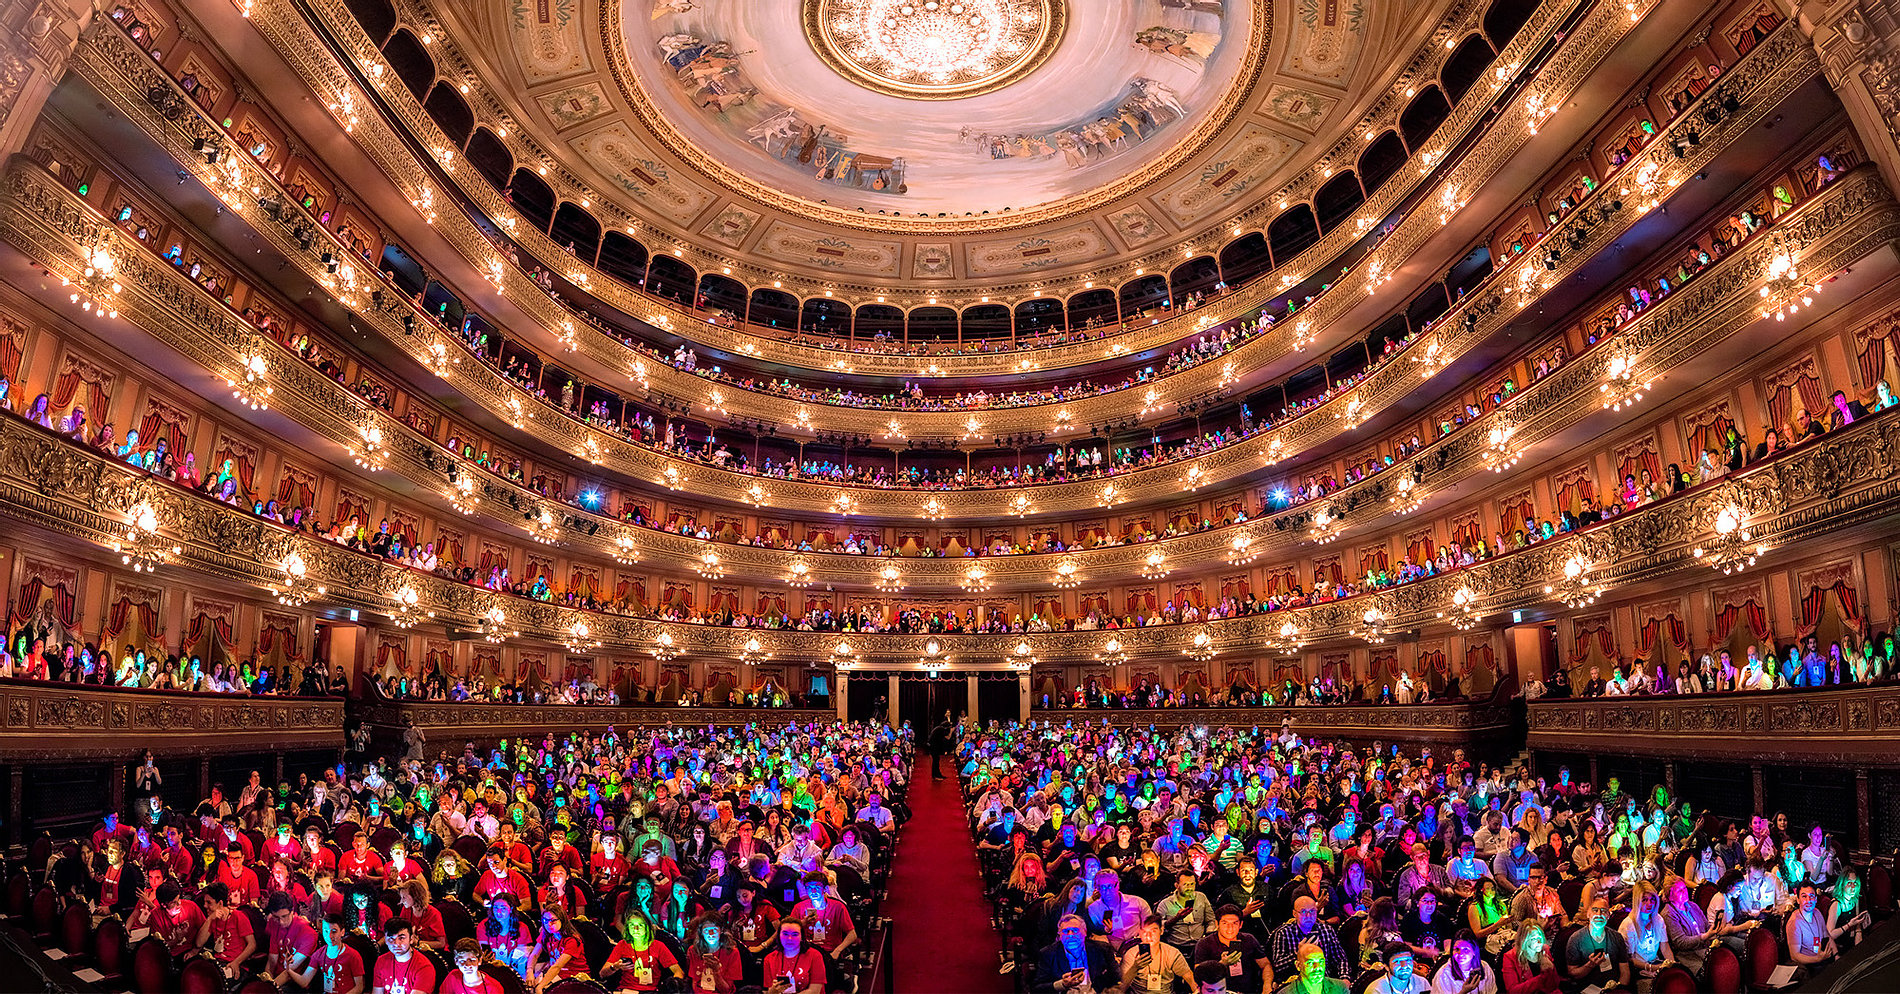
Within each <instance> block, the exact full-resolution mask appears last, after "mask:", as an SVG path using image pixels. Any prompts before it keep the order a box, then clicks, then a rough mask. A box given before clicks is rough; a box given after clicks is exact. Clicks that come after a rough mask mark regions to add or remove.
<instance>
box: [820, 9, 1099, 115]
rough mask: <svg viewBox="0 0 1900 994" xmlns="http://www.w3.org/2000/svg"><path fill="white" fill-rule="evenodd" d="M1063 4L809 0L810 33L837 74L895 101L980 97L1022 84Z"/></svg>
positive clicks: (1057, 29) (1051, 44) (1043, 53)
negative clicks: (1000, 88)
mask: <svg viewBox="0 0 1900 994" xmlns="http://www.w3.org/2000/svg"><path fill="white" fill-rule="evenodd" d="M1065 20H1066V11H1065V10H1064V8H1063V6H1062V4H1061V3H1060V0H806V2H805V11H804V22H805V33H806V35H807V37H809V38H810V40H811V43H812V48H813V49H814V50H815V51H816V52H817V53H818V55H819V56H820V57H821V58H823V59H824V60H825V62H826V63H828V64H830V65H831V67H832V68H833V69H836V70H837V71H838V72H840V73H841V74H843V75H844V76H845V77H847V78H849V79H850V80H851V81H853V82H855V83H858V84H859V85H861V86H865V87H868V88H870V89H873V90H877V91H878V92H880V93H889V94H893V95H896V96H904V97H912V98H922V99H929V100H942V99H950V98H955V97H967V96H974V95H975V94H978V93H986V92H989V91H990V90H994V89H997V88H999V87H1002V86H1007V85H1008V84H1010V83H1012V82H1014V81H1015V80H1017V79H1020V78H1021V77H1022V76H1023V75H1025V74H1027V73H1028V72H1029V71H1030V70H1032V69H1034V68H1035V67H1036V66H1037V65H1039V64H1041V62H1042V60H1043V59H1045V58H1047V57H1048V55H1049V53H1050V52H1051V51H1053V49H1054V48H1055V42H1056V40H1057V39H1058V38H1059V37H1060V36H1061V34H1062V29H1063V27H1064V24H1065Z"/></svg>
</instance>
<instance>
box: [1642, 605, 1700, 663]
mask: <svg viewBox="0 0 1900 994" xmlns="http://www.w3.org/2000/svg"><path fill="white" fill-rule="evenodd" d="M1663 638H1666V639H1668V640H1669V644H1670V645H1672V646H1674V647H1675V648H1676V650H1677V651H1678V652H1682V653H1687V652H1688V651H1689V639H1688V634H1687V630H1686V628H1685V627H1684V625H1683V623H1682V619H1681V618H1678V617H1676V616H1675V615H1673V614H1669V615H1664V616H1663V617H1661V618H1650V619H1648V620H1646V621H1644V622H1643V630H1642V646H1643V649H1642V654H1643V657H1644V658H1645V659H1647V658H1649V657H1650V656H1651V655H1653V654H1654V653H1655V651H1656V643H1657V641H1658V640H1659V639H1663Z"/></svg>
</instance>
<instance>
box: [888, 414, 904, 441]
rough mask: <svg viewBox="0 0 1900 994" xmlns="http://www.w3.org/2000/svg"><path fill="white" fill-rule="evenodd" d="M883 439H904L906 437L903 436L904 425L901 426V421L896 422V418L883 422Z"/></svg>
mask: <svg viewBox="0 0 1900 994" xmlns="http://www.w3.org/2000/svg"><path fill="white" fill-rule="evenodd" d="M884 437H885V438H904V437H906V436H905V435H904V424H903V422H901V421H899V420H897V419H896V418H892V419H890V420H889V421H887V422H885V423H884Z"/></svg>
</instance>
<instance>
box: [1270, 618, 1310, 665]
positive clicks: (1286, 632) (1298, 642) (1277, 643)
mask: <svg viewBox="0 0 1900 994" xmlns="http://www.w3.org/2000/svg"><path fill="white" fill-rule="evenodd" d="M1267 647H1268V648H1270V649H1273V650H1274V651H1275V652H1277V653H1279V654H1280V655H1283V656H1291V655H1293V654H1294V653H1296V652H1299V651H1300V650H1301V649H1303V648H1305V647H1306V639H1305V637H1304V636H1303V635H1302V633H1301V632H1300V626H1299V625H1296V624H1294V623H1293V619H1292V618H1288V619H1286V620H1285V621H1282V622H1280V627H1279V628H1277V629H1275V630H1274V632H1273V635H1272V636H1270V637H1269V638H1268V639H1267Z"/></svg>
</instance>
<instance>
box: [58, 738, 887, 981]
mask: <svg viewBox="0 0 1900 994" xmlns="http://www.w3.org/2000/svg"><path fill="white" fill-rule="evenodd" d="M910 752H911V745H910V739H909V732H908V731H907V730H894V729H892V728H890V727H889V726H884V725H870V724H847V723H843V722H823V723H815V724H810V725H801V724H793V725H788V726H786V727H784V728H779V729H760V728H722V729H714V728H711V727H707V726H701V727H695V728H670V729H666V730H654V731H642V732H638V733H619V732H616V731H614V730H613V729H611V728H610V729H605V730H603V731H600V732H595V733H591V734H580V733H575V734H571V735H567V736H563V737H559V738H557V737H555V736H554V735H551V734H550V735H543V736H537V737H526V738H523V739H520V740H516V741H512V742H510V743H504V744H503V746H502V747H500V748H497V749H494V750H490V751H478V750H477V749H476V748H475V746H474V744H473V743H468V744H466V745H463V744H461V743H460V742H459V741H458V742H456V743H450V744H448V748H431V747H430V746H429V744H428V743H426V741H425V740H424V739H423V737H422V736H420V735H414V736H411V737H410V741H409V742H407V743H405V748H404V751H402V752H400V753H393V754H382V753H380V752H377V751H373V750H372V751H366V752H357V753H355V754H354V755H353V757H352V759H353V761H352V762H351V763H349V764H347V765H345V764H338V765H337V766H336V767H335V768H330V769H325V770H323V771H322V772H321V774H320V775H318V776H315V777H312V776H310V775H307V774H304V775H299V776H298V777H297V778H296V779H295V781H294V782H292V781H289V780H286V781H284V782H280V783H277V784H272V783H269V782H267V781H266V780H264V779H263V777H262V776H261V775H260V774H259V773H258V772H252V773H251V774H250V778H249V781H248V782H247V783H244V784H242V785H238V784H227V783H220V784H214V785H213V786H212V788H211V790H210V793H209V794H208V795H207V796H205V797H204V798H203V799H202V800H200V801H198V802H197V803H196V804H195V805H194V806H192V807H190V808H173V807H171V806H169V805H168V804H167V803H166V802H165V801H164V799H163V798H162V797H161V795H160V794H159V793H158V792H157V786H158V784H157V783H153V784H152V785H151V787H150V788H149V789H148V788H146V787H144V785H145V784H146V783H147V781H146V780H144V779H141V780H139V781H138V783H139V784H140V785H141V789H140V790H138V791H137V792H136V794H135V798H134V801H133V804H132V805H131V807H130V810H129V811H109V812H108V813H107V814H106V816H105V818H104V819H103V821H102V822H101V823H99V824H98V825H97V826H96V827H95V828H94V829H93V831H92V832H91V833H90V834H89V835H84V836H82V837H81V838H79V839H78V840H76V841H77V844H76V845H75V846H74V847H72V850H70V851H68V852H66V853H64V854H59V855H56V856H55V857H54V858H53V861H52V862H53V865H51V866H49V867H47V868H46V870H47V876H46V880H47V881H48V885H49V886H51V887H53V888H55V895H54V900H55V902H56V904H57V905H60V906H64V905H67V904H73V905H77V906H79V907H81V908H84V909H87V910H93V911H96V912H97V913H98V914H99V915H101V916H108V917H112V918H113V919H115V922H116V924H117V926H118V928H117V930H115V934H120V935H124V934H125V933H133V934H138V933H137V931H135V930H149V932H150V934H151V935H152V936H154V937H156V938H157V939H158V940H159V941H160V942H161V943H162V944H163V945H164V947H165V951H166V952H167V953H169V954H170V956H171V957H172V963H171V964H170V967H171V970H173V971H177V970H182V971H183V972H185V973H186V975H187V976H186V978H185V980H184V981H183V982H184V984H185V986H186V987H187V988H190V987H191V985H192V983H193V982H194V980H193V978H192V977H191V976H190V974H191V973H192V972H193V971H198V970H205V971H206V972H208V973H209V974H210V978H211V982H212V983H214V984H215V983H216V982H217V979H218V978H219V977H220V975H221V976H222V977H223V978H228V979H229V980H230V981H232V982H234V983H233V986H236V984H237V983H241V982H245V981H249V980H252V979H253V978H258V977H261V978H263V979H264V980H265V981H266V982H268V983H269V984H272V985H276V986H278V987H282V988H285V989H305V988H307V989H310V990H312V991H319V990H320V991H325V992H332V991H334V992H350V991H356V992H368V991H371V990H375V991H379V992H387V991H416V992H433V991H436V990H438V987H439V989H440V990H442V991H448V992H476V994H485V992H492V991H500V990H503V989H504V988H503V987H502V986H500V985H499V983H498V982H497V981H496V980H495V979H494V978H493V977H492V976H491V975H489V974H490V973H493V972H499V971H505V973H507V974H510V975H512V980H513V981H514V983H513V984H512V986H511V988H508V989H515V990H521V989H524V988H525V989H527V990H534V991H542V990H546V989H547V988H549V987H551V986H553V985H554V984H555V983H556V982H557V981H560V980H563V979H568V978H574V977H583V976H587V977H594V978H599V979H600V980H603V981H605V982H607V983H611V984H614V985H615V987H616V989H619V990H626V991H656V990H679V991H686V990H691V991H694V992H696V994H731V992H733V991H734V990H735V989H738V988H739V987H741V986H742V985H748V984H749V985H751V986H752V987H753V988H754V989H756V988H758V987H759V985H760V984H761V983H762V982H763V981H764V980H765V979H766V978H776V979H782V978H786V977H791V978H793V982H792V983H791V985H790V987H789V988H785V989H787V990H789V991H793V992H796V994H823V992H829V991H850V990H852V989H853V988H854V986H855V977H856V975H857V974H858V973H859V972H860V971H862V970H864V969H865V968H866V967H867V966H868V965H869V963H870V962H871V961H872V960H873V958H874V957H875V955H876V948H875V947H874V946H873V945H872V944H871V942H870V940H871V939H872V938H873V935H872V929H873V928H874V927H878V928H881V927H882V926H883V923H882V920H881V919H879V918H878V917H877V912H878V911H879V909H880V906H881V898H882V895H883V891H884V886H885V880H886V876H887V875H888V872H889V868H890V861H891V855H892V851H893V849H894V847H895V845H896V843H897V839H898V837H899V835H900V834H901V827H902V825H903V823H904V822H905V821H906V820H908V818H909V809H908V807H907V806H906V805H905V803H904V799H905V796H906V793H907V790H908V776H909V756H910ZM557 761H558V762H557ZM146 765H147V766H148V767H149V766H150V765H151V764H150V760H149V754H148V759H147V764H146ZM530 774H532V775H530ZM160 782H162V781H160ZM36 869H38V868H37V867H36ZM128 959H129V957H128ZM194 961H196V962H197V965H194ZM207 967H208V969H207ZM168 972H169V971H168ZM689 978H690V979H689ZM144 979H145V978H144V976H143V975H141V978H140V980H141V981H143V980H144ZM196 979H197V980H200V981H202V980H203V979H204V978H203V977H199V978H196ZM675 985H677V986H675Z"/></svg>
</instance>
